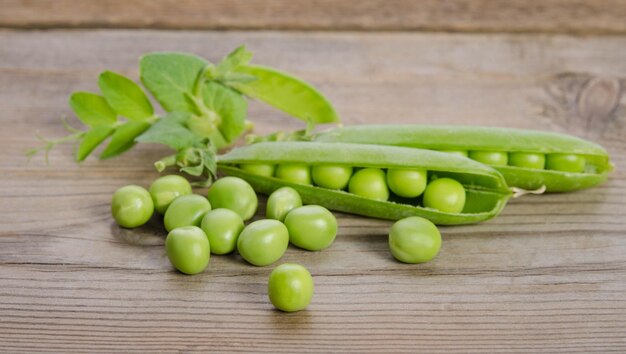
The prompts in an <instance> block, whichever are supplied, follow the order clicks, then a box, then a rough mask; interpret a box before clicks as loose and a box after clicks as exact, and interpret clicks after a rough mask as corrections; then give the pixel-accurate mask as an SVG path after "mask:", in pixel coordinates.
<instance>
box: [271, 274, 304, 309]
mask: <svg viewBox="0 0 626 354" xmlns="http://www.w3.org/2000/svg"><path fill="white" fill-rule="evenodd" d="M267 295H268V296H269V298H270V301H271V302H272V305H274V306H275V307H276V308H277V309H279V310H281V311H285V312H294V311H300V310H304V309H305V308H306V307H307V306H308V305H309V303H311V298H313V278H312V277H311V273H309V271H308V270H307V269H306V268H304V267H303V266H301V265H299V264H293V263H284V264H281V265H279V266H278V267H276V268H274V270H273V271H272V273H271V274H270V277H269V280H268V282H267Z"/></svg>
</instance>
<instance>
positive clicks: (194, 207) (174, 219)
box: [163, 194, 211, 231]
mask: <svg viewBox="0 0 626 354" xmlns="http://www.w3.org/2000/svg"><path fill="white" fill-rule="evenodd" d="M210 210H211V203H209V201H208V200H207V199H206V198H205V197H203V196H201V195H198V194H189V195H183V196H180V197H178V198H176V199H174V201H173V202H172V204H170V206H169V207H168V208H167V210H166V211H165V216H164V217H163V224H165V229H166V230H167V231H172V230H174V229H175V228H177V227H182V226H200V223H201V222H202V217H203V216H204V214H206V213H208V212H209V211H210Z"/></svg>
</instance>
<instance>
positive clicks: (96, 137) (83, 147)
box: [76, 125, 115, 161]
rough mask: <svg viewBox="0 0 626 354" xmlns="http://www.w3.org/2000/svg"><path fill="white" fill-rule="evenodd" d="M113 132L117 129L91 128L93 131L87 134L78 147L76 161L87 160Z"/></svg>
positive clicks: (106, 127)
mask: <svg viewBox="0 0 626 354" xmlns="http://www.w3.org/2000/svg"><path fill="white" fill-rule="evenodd" d="M113 131H115V128H113V127H110V126H104V125H100V126H95V127H93V128H91V130H90V131H88V132H87V133H86V134H85V136H84V137H83V140H81V142H80V145H78V150H76V161H83V160H84V159H85V158H87V156H89V154H91V152H92V151H93V150H94V149H95V148H96V147H98V145H100V144H101V143H102V142H103V141H104V140H105V139H106V138H108V137H109V136H110V135H111V134H113Z"/></svg>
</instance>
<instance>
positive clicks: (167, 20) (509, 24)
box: [0, 0, 626, 34]
mask: <svg viewBox="0 0 626 354" xmlns="http://www.w3.org/2000/svg"><path fill="white" fill-rule="evenodd" d="M0 8H2V11H0V26H3V27H11V28H71V27H78V28H102V27H105V28H119V27H123V28H161V29H280V30H385V31H414V30H420V31H455V32H457V31H458V32H535V33H537V32H549V33H580V34H589V33H626V23H625V21H624V18H626V1H624V0H575V1H572V0H530V1H528V0H421V1H412V0H364V1H350V0H268V1H265V0H263V1H261V0H214V1H203V0H186V1H182V2H181V1H175V0H158V1H153V0H134V1H127V0H102V1H80V0H38V1H27V0H1V1H0Z"/></svg>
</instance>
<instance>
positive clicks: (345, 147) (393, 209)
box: [218, 142, 510, 225]
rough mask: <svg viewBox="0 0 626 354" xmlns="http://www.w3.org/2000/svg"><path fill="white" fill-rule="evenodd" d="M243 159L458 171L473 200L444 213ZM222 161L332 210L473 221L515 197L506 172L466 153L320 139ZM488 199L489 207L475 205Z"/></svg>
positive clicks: (262, 185) (224, 166)
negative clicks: (264, 170) (293, 178)
mask: <svg viewBox="0 0 626 354" xmlns="http://www.w3.org/2000/svg"><path fill="white" fill-rule="evenodd" d="M244 163H271V164H281V163H306V164H309V165H317V164H345V165H350V166H356V167H378V168H391V167H405V168H406V167H418V168H424V169H427V170H428V171H430V172H431V173H435V174H441V175H449V174H451V175H454V178H456V179H457V180H460V181H461V182H462V183H463V184H464V185H465V187H466V190H467V194H468V203H466V210H464V212H463V213H444V212H440V211H437V210H434V209H429V208H424V207H420V206H414V205H409V204H403V203H397V202H393V201H377V200H372V199H367V198H364V197H360V196H357V195H354V194H350V193H347V192H345V191H336V190H329V189H325V188H320V187H315V186H311V185H301V184H294V183H289V182H286V181H283V180H280V179H278V178H275V177H264V176H257V175H253V174H250V173H247V172H245V171H243V170H241V169H239V168H237V167H235V165H237V164H244ZM218 166H219V169H220V170H221V171H222V172H223V173H225V174H227V175H232V176H237V177H240V178H243V179H245V180H246V181H248V182H249V183H250V184H251V185H252V186H253V187H254V189H255V190H256V191H258V192H261V193H264V194H270V193H272V192H273V191H274V190H276V189H278V188H280V187H283V186H289V187H292V188H294V189H295V190H296V191H298V193H299V194H300V196H301V197H302V200H303V202H304V203H305V204H319V205H322V206H325V207H327V208H329V209H332V210H337V211H343V212H348V213H354V214H359V215H365V216H370V217H376V218H382V219H390V220H399V219H401V218H404V217H408V216H422V217H425V218H428V219H429V220H431V221H433V222H434V223H436V224H439V225H458V224H471V223H476V222H480V221H484V220H487V219H490V218H492V217H494V216H496V215H497V214H498V213H500V211H501V210H502V208H503V207H504V206H505V204H506V202H507V200H508V198H509V197H510V191H509V189H508V187H507V186H506V183H505V181H504V179H503V177H502V175H501V174H500V173H498V172H497V171H495V170H494V169H492V168H490V167H488V166H485V165H482V164H480V163H477V162H475V161H472V160H469V159H466V158H462V157H458V156H453V155H449V154H446V153H441V152H436V151H430V150H422V149H408V148H401V147H392V146H377V145H365V144H326V143H315V142H273V143H258V144H253V145H248V146H244V147H241V148H237V149H234V150H232V151H231V152H229V153H227V154H225V155H221V156H220V157H219V158H218ZM485 205H487V206H488V210H480V211H476V210H475V209H480V208H481V207H484V206H485Z"/></svg>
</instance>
